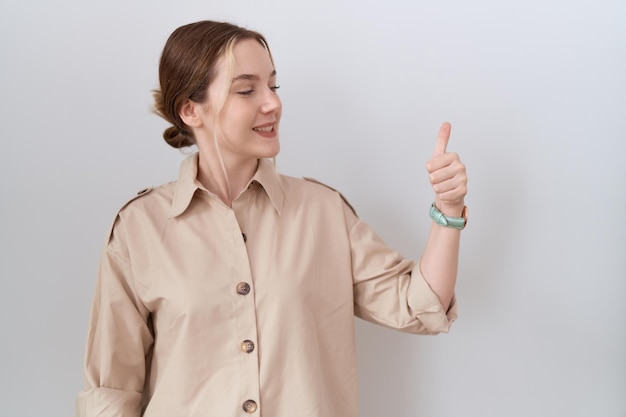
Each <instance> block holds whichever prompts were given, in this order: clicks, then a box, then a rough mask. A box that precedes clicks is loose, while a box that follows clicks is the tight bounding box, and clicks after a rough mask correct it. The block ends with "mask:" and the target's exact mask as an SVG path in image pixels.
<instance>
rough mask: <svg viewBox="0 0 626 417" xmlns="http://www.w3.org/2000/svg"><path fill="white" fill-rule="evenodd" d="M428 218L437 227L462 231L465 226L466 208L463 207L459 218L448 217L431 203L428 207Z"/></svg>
mask: <svg viewBox="0 0 626 417" xmlns="http://www.w3.org/2000/svg"><path fill="white" fill-rule="evenodd" d="M430 217H431V218H432V219H433V220H434V221H435V223H437V224H438V225H439V226H443V227H451V228H453V229H459V230H463V229H465V226H466V225H467V207H466V206H463V212H462V213H461V217H450V216H446V215H445V214H443V213H442V212H440V211H439V209H438V208H437V207H436V206H435V203H433V204H431V205H430Z"/></svg>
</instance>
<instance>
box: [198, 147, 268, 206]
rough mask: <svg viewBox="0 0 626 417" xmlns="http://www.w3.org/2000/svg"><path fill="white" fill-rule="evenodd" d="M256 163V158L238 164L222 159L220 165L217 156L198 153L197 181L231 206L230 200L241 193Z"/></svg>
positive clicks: (253, 172) (256, 165)
mask: <svg viewBox="0 0 626 417" xmlns="http://www.w3.org/2000/svg"><path fill="white" fill-rule="evenodd" d="M258 165H259V160H258V159H252V160H248V161H245V162H240V163H238V164H235V163H232V162H230V163H229V161H226V160H224V166H223V167H222V164H221V163H220V160H219V158H216V157H214V158H211V157H209V158H207V157H205V156H204V155H202V153H200V160H199V164H198V181H200V183H201V184H202V185H203V186H204V187H205V188H206V189H207V190H209V191H210V192H212V193H214V194H215V195H217V196H218V197H219V198H220V200H222V202H224V204H226V205H227V206H228V207H231V205H232V201H233V200H234V199H235V198H237V196H239V194H241V192H242V191H243V190H244V188H245V187H246V186H247V185H248V183H249V182H250V180H251V179H252V177H253V176H254V174H255V172H256V170H257V167H258Z"/></svg>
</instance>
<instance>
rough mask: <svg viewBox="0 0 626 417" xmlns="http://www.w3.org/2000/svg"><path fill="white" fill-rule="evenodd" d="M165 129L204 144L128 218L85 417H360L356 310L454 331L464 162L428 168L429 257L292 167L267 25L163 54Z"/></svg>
mask: <svg viewBox="0 0 626 417" xmlns="http://www.w3.org/2000/svg"><path fill="white" fill-rule="evenodd" d="M159 77H160V90H159V91H157V92H156V93H155V101H156V104H155V108H156V112H157V113H158V114H159V115H160V116H162V117H163V118H165V119H166V120H167V121H168V122H170V123H171V124H172V127H170V128H168V129H167V130H166V131H165V133H164V137H165V140H166V141H167V143H168V144H170V145H171V146H173V147H176V148H180V147H186V146H191V145H195V146H197V149H198V152H197V153H194V154H193V155H191V156H189V157H188V158H187V159H186V160H184V161H183V163H182V165H181V168H180V173H179V176H178V179H177V180H176V181H174V182H171V183H168V184H164V185H161V186H159V187H156V188H153V189H148V190H144V191H142V192H140V193H139V194H138V195H137V196H136V197H135V198H134V199H133V200H132V201H130V202H129V203H128V204H126V205H125V206H124V207H123V208H122V209H121V210H120V211H119V213H118V215H117V217H116V220H115V222H114V224H113V226H112V228H111V231H110V233H109V236H108V239H107V243H106V246H105V248H104V251H103V255H102V260H101V265H100V270H99V274H98V279H97V285H96V290H95V296H94V300H93V306H92V313H91V321H90V328H89V334H88V342H87V353H86V361H85V384H86V386H85V389H84V391H82V392H81V393H80V394H79V397H78V401H77V413H78V416H81V417H91V416H93V417H95V416H100V417H103V416H111V417H113V416H116V417H120V416H124V417H130V416H132V417H138V416H144V417H174V416H181V417H182V416H185V417H195V416H197V417H200V416H219V417H231V416H233V417H234V416H245V415H256V416H264V417H294V416H298V417H337V416H342V417H351V416H356V415H357V373H356V354H355V342H354V315H357V316H359V317H361V318H363V319H365V320H369V321H371V322H374V323H378V324H381V325H384V326H388V327H391V328H395V329H398V330H401V331H405V332H411V333H416V334H417V333H423V334H436V333H439V332H442V331H444V332H445V331H448V329H449V327H450V324H451V323H452V321H453V320H454V319H455V318H456V306H455V300H454V286H455V281H456V275H457V263H458V262H457V261H458V252H459V238H460V229H462V227H463V226H464V224H465V221H466V220H465V218H464V213H465V209H464V197H465V194H466V183H467V179H466V174H465V167H464V165H463V164H462V163H461V162H460V160H459V158H458V156H457V155H455V154H452V153H447V152H446V144H447V141H448V137H449V133H450V125H449V124H447V123H446V124H444V125H443V126H442V128H441V131H440V132H439V138H438V139H437V143H436V147H435V153H434V155H433V157H432V159H431V160H430V161H429V162H428V164H427V169H428V171H429V175H430V181H431V183H432V185H433V188H434V191H435V198H434V200H435V202H434V203H433V205H432V206H431V215H432V216H433V219H434V222H433V226H432V230H431V233H430V236H429V238H428V242H427V246H426V250H425V252H424V254H423V256H422V258H421V262H420V263H419V264H416V263H414V262H413V261H411V260H408V259H404V258H403V257H401V256H400V255H399V254H398V253H397V252H395V251H393V250H392V249H390V248H388V247H387V246H386V245H385V244H384V243H383V242H382V241H381V239H380V238H378V237H377V236H376V234H375V233H374V232H373V231H372V230H371V229H370V228H369V227H368V226H367V225H366V224H365V223H364V222H363V221H362V220H360V219H359V218H358V217H357V215H356V214H355V212H354V210H353V209H352V207H351V206H350V205H349V204H348V203H347V202H346V201H345V199H344V198H343V197H342V196H341V195H340V194H339V193H338V192H336V191H335V190H333V189H330V188H329V187H327V186H324V185H322V184H319V183H316V182H314V181H311V180H304V179H296V178H292V177H288V176H284V175H281V174H278V173H277V172H276V169H275V166H274V164H273V162H272V158H273V157H275V156H276V154H277V153H278V151H279V148H280V145H279V141H278V131H279V124H280V118H281V110H282V108H281V102H280V99H279V97H278V95H277V89H278V85H277V80H276V77H277V75H276V69H275V68H274V63H273V60H272V56H271V53H270V50H269V47H268V44H267V42H266V40H265V39H264V37H263V36H262V35H260V34H259V33H256V32H253V31H249V30H246V29H243V28H240V27H237V26H234V25H232V24H228V23H220V22H210V21H203V22H197V23H193V24H189V25H186V26H183V27H180V28H178V29H177V30H175V31H174V32H173V33H172V35H171V36H170V38H169V40H168V41H167V43H166V45H165V48H164V50H163V54H162V58H161V63H160V75H159Z"/></svg>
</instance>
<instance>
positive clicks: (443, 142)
mask: <svg viewBox="0 0 626 417" xmlns="http://www.w3.org/2000/svg"><path fill="white" fill-rule="evenodd" d="M450 129H452V126H451V125H450V123H448V122H444V123H443V124H442V125H441V128H440V129H439V134H438V135H437V144H436V145H435V152H433V156H437V155H443V154H444V153H446V147H447V146H448V140H449V139H450Z"/></svg>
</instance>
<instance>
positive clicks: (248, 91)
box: [237, 88, 254, 96]
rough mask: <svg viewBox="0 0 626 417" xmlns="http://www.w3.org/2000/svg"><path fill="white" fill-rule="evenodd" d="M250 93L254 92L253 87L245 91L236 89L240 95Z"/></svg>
mask: <svg viewBox="0 0 626 417" xmlns="http://www.w3.org/2000/svg"><path fill="white" fill-rule="evenodd" d="M252 93H254V89H253V88H251V89H249V90H246V91H237V94H239V95H242V96H249V95H251V94H252Z"/></svg>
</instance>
